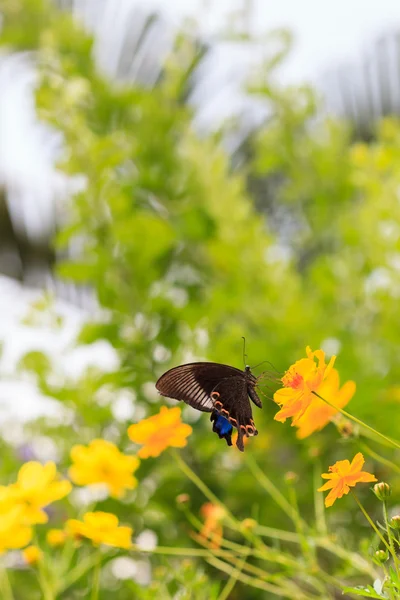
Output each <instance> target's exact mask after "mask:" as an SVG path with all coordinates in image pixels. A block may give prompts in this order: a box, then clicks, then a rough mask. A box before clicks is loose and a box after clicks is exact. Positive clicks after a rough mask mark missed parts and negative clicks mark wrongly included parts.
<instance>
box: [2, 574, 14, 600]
mask: <svg viewBox="0 0 400 600" xmlns="http://www.w3.org/2000/svg"><path fill="white" fill-rule="evenodd" d="M0 590H1V597H2V598H4V600H14V594H13V591H12V587H11V583H10V579H9V577H8V573H7V570H6V569H5V567H1V569H0Z"/></svg>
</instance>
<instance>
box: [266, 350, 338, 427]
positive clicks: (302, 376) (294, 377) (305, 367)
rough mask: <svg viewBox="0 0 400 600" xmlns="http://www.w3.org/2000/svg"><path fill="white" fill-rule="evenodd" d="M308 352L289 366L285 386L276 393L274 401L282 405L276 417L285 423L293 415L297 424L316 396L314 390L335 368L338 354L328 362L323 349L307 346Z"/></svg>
mask: <svg viewBox="0 0 400 600" xmlns="http://www.w3.org/2000/svg"><path fill="white" fill-rule="evenodd" d="M306 353H307V358H302V359H300V360H298V361H296V362H295V363H294V365H292V366H291V367H289V369H288V370H287V371H286V373H285V375H284V376H283V377H282V379H281V381H282V383H283V386H284V387H283V388H280V389H279V390H277V391H276V392H275V394H274V401H275V402H276V403H277V404H279V406H280V407H281V410H280V411H278V412H277V413H276V415H275V417H274V418H275V420H276V421H281V422H282V423H284V422H285V421H286V419H287V418H288V417H292V425H296V424H297V423H298V421H299V419H300V418H301V417H302V416H303V415H304V413H305V411H306V410H307V408H308V407H309V406H310V404H311V402H312V400H313V399H314V398H315V396H314V395H313V392H314V391H316V390H317V388H318V387H319V386H320V385H321V383H322V382H323V381H324V380H325V379H326V378H327V377H328V375H329V373H330V372H331V370H332V368H333V364H334V362H335V359H336V356H332V358H331V360H330V361H329V363H328V364H326V363H325V352H323V351H322V350H316V351H315V352H312V351H311V348H310V347H309V346H307V348H306ZM316 361H317V362H316Z"/></svg>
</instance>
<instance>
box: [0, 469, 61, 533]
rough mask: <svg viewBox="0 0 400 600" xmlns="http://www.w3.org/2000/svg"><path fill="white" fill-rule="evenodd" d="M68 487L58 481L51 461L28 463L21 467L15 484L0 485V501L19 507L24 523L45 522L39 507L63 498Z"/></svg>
mask: <svg viewBox="0 0 400 600" xmlns="http://www.w3.org/2000/svg"><path fill="white" fill-rule="evenodd" d="M71 488H72V486H71V483H70V482H69V481H67V480H62V479H60V476H59V474H58V473H57V468H56V465H55V464H54V463H53V462H48V463H46V464H45V465H42V464H40V463H39V462H34V461H32V462H27V463H25V464H24V465H22V467H21V468H20V470H19V472H18V477H17V482H16V483H13V484H11V485H9V486H7V487H5V486H0V499H1V498H3V499H7V498H8V500H9V501H11V502H12V504H13V505H14V506H19V507H21V508H22V509H23V520H24V522H26V523H30V524H34V523H47V521H48V517H47V514H46V513H45V511H44V510H43V508H44V507H46V506H47V505H48V504H51V503H52V502H55V501H56V500H60V499H61V498H64V496H66V495H67V494H69V492H70V491H71ZM0 502H1V500H0Z"/></svg>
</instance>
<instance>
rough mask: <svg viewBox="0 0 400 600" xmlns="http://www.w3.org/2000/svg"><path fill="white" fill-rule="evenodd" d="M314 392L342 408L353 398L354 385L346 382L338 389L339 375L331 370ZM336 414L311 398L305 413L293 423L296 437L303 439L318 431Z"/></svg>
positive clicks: (320, 401)
mask: <svg viewBox="0 0 400 600" xmlns="http://www.w3.org/2000/svg"><path fill="white" fill-rule="evenodd" d="M315 391H316V392H317V393H318V394H319V395H320V396H322V397H323V398H325V399H326V400H328V402H330V403H331V404H334V405H335V406H337V407H338V408H343V407H344V406H346V404H347V403H348V402H349V401H350V400H351V399H352V397H353V396H354V394H355V391H356V384H355V383H354V381H346V383H345V384H344V385H343V386H342V387H340V379H339V373H338V371H337V370H336V369H332V370H331V372H330V373H329V374H328V376H327V377H326V379H325V380H324V381H323V382H322V383H321V385H320V386H319V387H318V388H317V389H316V390H315ZM337 412H338V411H337V410H335V409H334V408H332V407H331V406H329V405H328V404H326V402H324V401H323V400H320V399H319V398H317V396H313V398H312V400H311V403H310V405H309V407H308V408H307V410H306V412H305V413H304V414H303V416H302V417H300V418H299V419H297V421H296V423H295V425H296V427H298V431H297V437H298V438H299V439H304V438H306V437H308V436H309V435H311V434H312V433H314V431H320V430H321V429H323V428H324V427H325V425H327V424H328V423H329V421H330V420H331V419H332V417H333V416H334V415H335V414H337Z"/></svg>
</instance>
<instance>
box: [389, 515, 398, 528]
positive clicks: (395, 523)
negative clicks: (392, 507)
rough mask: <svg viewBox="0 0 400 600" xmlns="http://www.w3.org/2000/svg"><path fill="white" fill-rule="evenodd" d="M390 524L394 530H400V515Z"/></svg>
mask: <svg viewBox="0 0 400 600" xmlns="http://www.w3.org/2000/svg"><path fill="white" fill-rule="evenodd" d="M389 524H390V527H391V528H392V529H400V515H393V517H392V518H391V519H390V523H389Z"/></svg>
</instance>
